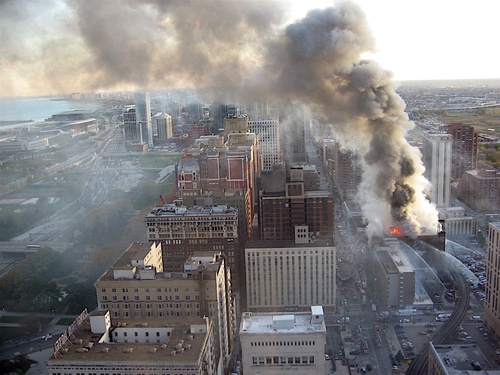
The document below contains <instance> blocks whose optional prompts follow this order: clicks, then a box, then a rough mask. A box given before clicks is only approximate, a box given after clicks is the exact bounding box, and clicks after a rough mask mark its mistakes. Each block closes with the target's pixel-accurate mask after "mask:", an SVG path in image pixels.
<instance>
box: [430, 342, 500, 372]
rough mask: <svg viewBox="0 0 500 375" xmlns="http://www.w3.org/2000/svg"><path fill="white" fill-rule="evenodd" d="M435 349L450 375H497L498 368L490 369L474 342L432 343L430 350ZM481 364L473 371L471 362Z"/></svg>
mask: <svg viewBox="0 0 500 375" xmlns="http://www.w3.org/2000/svg"><path fill="white" fill-rule="evenodd" d="M433 349H434V350H435V352H436V353H437V356H438V357H439V359H440V360H441V362H442V363H443V364H444V367H445V368H446V370H447V371H448V374H450V375H463V374H469V373H470V374H478V375H481V374H483V375H499V374H500V370H498V369H492V368H491V367H490V366H489V365H488V362H487V361H486V360H485V358H484V357H483V355H482V353H481V351H480V350H479V348H478V347H477V346H476V345H475V344H468V345H432V343H431V348H430V350H431V351H432V350H433ZM473 361H477V362H479V363H480V364H481V370H478V371H474V369H473V368H472V365H471V362H473Z"/></svg>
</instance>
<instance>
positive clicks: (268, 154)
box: [248, 120, 281, 170]
mask: <svg viewBox="0 0 500 375" xmlns="http://www.w3.org/2000/svg"><path fill="white" fill-rule="evenodd" d="M279 125H280V122H279V120H250V121H248V129H249V130H250V133H255V134H257V140H258V142H259V155H260V156H261V157H262V164H263V166H262V169H263V170H269V169H271V167H272V166H273V164H278V163H280V162H281V148H280V138H279Z"/></svg>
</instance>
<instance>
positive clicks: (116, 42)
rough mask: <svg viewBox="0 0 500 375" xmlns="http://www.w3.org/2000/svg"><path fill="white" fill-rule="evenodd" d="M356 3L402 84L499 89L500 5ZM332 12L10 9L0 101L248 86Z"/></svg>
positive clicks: (160, 1) (257, 4)
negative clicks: (288, 34) (299, 28)
mask: <svg viewBox="0 0 500 375" xmlns="http://www.w3.org/2000/svg"><path fill="white" fill-rule="evenodd" d="M354 2H355V3H357V4H359V5H360V6H361V8H362V9H363V10H364V12H365V14H366V18H367V20H366V22H367V25H368V27H369V28H371V30H372V33H373V38H374V39H375V43H376V47H375V52H374V53H371V54H365V55H363V56H367V57H369V58H370V59H374V60H375V61H377V62H379V63H380V64H381V65H382V66H383V67H384V68H386V69H388V70H390V71H392V72H393V73H394V78H395V79H397V80H413V79H455V78H458V79H466V78H500V68H499V66H500V64H499V60H500V59H499V57H500V48H498V46H497V45H496V44H498V21H497V18H498V15H499V14H500V2H497V1H492V0H477V1H475V2H457V1H451V0H433V1H430V0H420V1H400V0H377V1H374V0H357V1H354ZM331 5H334V2H333V1H324V0H306V1H304V0H294V1H291V2H287V3H286V2H280V1H272V0H264V1H258V0H234V1H229V2H228V1H220V0H218V1H216V0H204V1H196V0H182V1H181V0H174V1H172V2H170V1H166V0H0V96H2V97H6V96H21V95H43V94H56V93H69V92H76V91H89V90H95V91H101V90H120V89H124V90H127V89H157V88H171V87H174V86H177V87H184V86H193V85H198V84H202V85H203V84H205V85H210V84H212V83H213V82H224V83H226V84H232V83H235V82H238V80H239V81H240V82H241V80H242V79H245V78H246V77H247V76H248V75H249V74H250V73H249V72H250V71H251V69H255V67H262V66H263V65H259V64H262V62H263V61H266V58H264V57H263V56H265V50H266V51H267V52H269V49H266V48H268V47H269V45H270V43H272V42H273V41H276V35H278V34H279V32H278V30H279V25H284V24H286V23H287V22H291V21H293V20H296V19H298V18H302V17H303V16H305V15H306V13H307V11H308V9H313V8H324V7H326V6H331ZM287 20H288V21H287ZM372 49H373V48H372ZM242 67H244V68H245V69H241V68H242ZM252 67H253V68H252ZM228 72H230V73H231V75H229V74H228ZM193 77H194V79H193ZM229 77H232V78H229ZM228 80H234V82H227V81H228ZM193 81H194V82H195V83H194V82H193Z"/></svg>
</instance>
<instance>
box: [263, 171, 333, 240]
mask: <svg viewBox="0 0 500 375" xmlns="http://www.w3.org/2000/svg"><path fill="white" fill-rule="evenodd" d="M283 168H284V167H283V166H281V167H280V166H275V168H273V170H271V171H266V173H262V175H261V178H260V186H259V201H258V203H259V217H258V218H259V233H260V239H261V240H289V241H290V240H292V241H293V240H294V238H295V227H296V226H301V227H302V226H304V225H305V226H307V228H308V233H309V235H310V236H311V238H312V237H314V236H323V237H329V236H332V235H333V224H334V223H333V195H332V193H330V192H328V191H318V190H314V191H306V189H305V187H306V186H307V183H305V182H304V181H305V177H304V176H305V175H307V171H306V172H305V173H304V170H303V168H301V166H295V167H290V168H289V170H288V176H287V177H286V180H285V174H284V171H283ZM280 169H281V171H280ZM313 175H315V177H316V178H317V172H316V171H314V174H313Z"/></svg>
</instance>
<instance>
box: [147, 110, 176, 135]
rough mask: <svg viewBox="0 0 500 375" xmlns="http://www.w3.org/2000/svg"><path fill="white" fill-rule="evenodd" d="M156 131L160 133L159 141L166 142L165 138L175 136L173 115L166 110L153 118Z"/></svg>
mask: <svg viewBox="0 0 500 375" xmlns="http://www.w3.org/2000/svg"><path fill="white" fill-rule="evenodd" d="M151 120H152V122H153V125H154V127H155V128H156V133H157V134H158V141H160V142H165V140H167V139H170V138H172V137H173V128H172V116H170V115H167V114H166V113H164V112H159V113H157V114H156V115H154V116H153V117H152V118H151Z"/></svg>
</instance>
